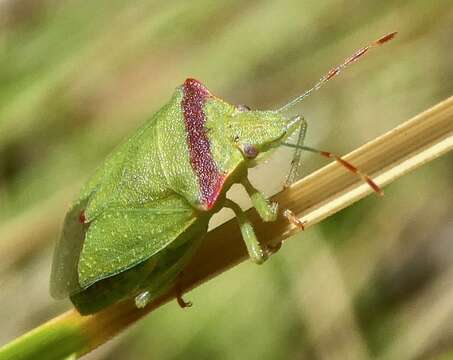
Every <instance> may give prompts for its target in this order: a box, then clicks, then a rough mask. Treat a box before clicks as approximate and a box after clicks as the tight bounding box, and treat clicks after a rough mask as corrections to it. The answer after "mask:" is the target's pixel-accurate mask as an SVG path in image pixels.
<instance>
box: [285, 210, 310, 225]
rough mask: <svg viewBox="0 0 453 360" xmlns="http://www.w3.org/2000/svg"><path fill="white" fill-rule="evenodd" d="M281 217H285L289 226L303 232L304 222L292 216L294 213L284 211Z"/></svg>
mask: <svg viewBox="0 0 453 360" xmlns="http://www.w3.org/2000/svg"><path fill="white" fill-rule="evenodd" d="M283 216H284V217H286V218H287V219H288V221H289V222H290V223H291V224H293V225H294V226H297V227H298V228H299V229H301V230H305V224H306V222H305V221H301V220H300V219H299V218H298V217H297V216H296V215H294V213H293V212H292V211H291V210H289V209H286V210H285V211H284V212H283Z"/></svg>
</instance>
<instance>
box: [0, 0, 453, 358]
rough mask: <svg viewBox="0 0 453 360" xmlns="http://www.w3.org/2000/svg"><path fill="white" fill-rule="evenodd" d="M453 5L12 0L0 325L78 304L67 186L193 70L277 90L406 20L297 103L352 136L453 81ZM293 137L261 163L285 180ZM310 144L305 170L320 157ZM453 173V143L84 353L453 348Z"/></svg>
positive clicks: (229, 86)
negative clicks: (58, 242)
mask: <svg viewBox="0 0 453 360" xmlns="http://www.w3.org/2000/svg"><path fill="white" fill-rule="evenodd" d="M452 23H453V7H452V6H451V2H450V1H448V0H445V1H440V0H439V1H422V0H402V1H391V0H383V1H358V0H353V1H340V0H326V1H322V2H319V1H311V0H310V1H304V2H301V1H295V0H284V1H264V0H261V1H259V0H256V1H248V2H243V1H238V0H231V1H208V0H199V1H182V0H179V1H178V0H175V1H157V0H155V1H153V0H149V1H127V2H126V1H117V0H110V1H107V0H94V1H82V0H63V1H55V0H3V1H0V264H1V265H0V271H1V273H0V286H1V292H0V304H1V305H2V306H1V307H0V330H1V331H0V342H1V343H2V344H3V343H5V342H7V341H8V340H10V339H11V338H13V337H15V336H17V335H19V334H20V333H22V332H24V331H25V330H28V329H30V328H32V327H34V326H36V325H37V324H39V323H40V322H42V321H44V320H46V319H48V318H50V317H51V316H54V315H56V314H57V313H59V312H60V311H62V310H63V309H65V308H68V307H69V306H70V305H69V303H68V302H66V303H64V304H63V303H61V302H59V303H58V302H56V301H53V300H52V299H51V298H50V296H49V295H48V286H47V281H48V276H49V269H50V261H51V260H50V256H51V249H52V243H53V241H54V239H55V238H56V237H57V236H58V231H59V226H60V223H61V220H62V217H63V216H64V212H65V209H67V207H68V204H69V201H70V199H71V198H72V197H74V196H75V194H76V193H77V189H78V187H79V186H80V184H81V183H82V182H83V181H84V179H86V178H87V177H88V176H89V174H90V173H91V172H92V171H93V169H94V167H95V166H96V165H97V164H98V163H99V162H100V161H102V159H103V158H104V157H105V155H106V154H107V153H108V152H109V151H110V150H111V149H112V148H113V147H114V146H115V145H116V144H117V143H118V142H119V141H121V139H122V138H124V137H125V136H126V135H127V134H129V133H131V132H132V131H133V130H134V129H135V128H137V127H138V126H139V124H141V123H143V122H144V121H146V119H147V118H149V116H150V114H152V113H153V112H154V111H155V110H156V109H158V108H159V107H160V106H162V105H163V104H164V103H165V101H166V99H168V98H169V96H170V95H171V93H172V91H173V89H174V88H175V87H176V86H178V85H179V84H181V83H182V82H183V81H184V79H185V78H186V77H189V76H190V77H195V78H198V79H200V80H203V82H204V83H205V84H207V86H208V87H209V88H210V89H211V90H212V92H213V93H215V94H217V95H219V96H221V97H223V98H225V99H226V100H227V101H229V102H232V103H245V104H247V105H249V106H251V107H253V108H276V107H278V106H279V105H281V104H283V103H285V102H286V101H288V100H289V99H291V98H292V97H294V96H296V95H297V94H299V93H300V92H301V91H302V90H303V89H305V88H307V87H309V86H311V84H313V83H314V82H315V81H316V80H317V79H318V78H319V76H320V75H321V74H323V73H324V72H325V71H327V70H328V69H329V68H330V67H331V66H332V65H334V64H336V63H338V62H340V61H341V60H343V59H344V58H345V57H346V56H348V55H349V54H350V53H351V52H352V51H353V50H355V49H356V48H358V47H360V46H362V45H364V44H366V43H367V42H368V41H370V40H373V39H375V38H377V37H379V36H380V35H383V34H384V33H387V32H391V31H395V30H397V31H399V32H400V34H399V36H398V38H397V39H396V40H395V41H394V42H393V43H392V44H389V45H386V46H385V47H383V49H381V50H379V51H376V52H373V53H372V55H371V54H370V56H369V57H368V58H366V59H365V60H364V61H362V62H360V64H357V65H355V66H354V67H353V68H352V69H350V70H349V71H348V72H347V73H345V74H344V75H342V76H341V78H340V79H338V80H335V81H334V82H332V83H331V84H329V85H328V86H326V87H325V88H324V89H323V90H322V91H321V92H319V93H317V94H315V96H313V97H311V98H310V99H307V100H306V101H305V102H304V103H303V104H301V105H300V106H298V110H300V111H301V112H303V114H304V115H305V117H306V118H307V119H308V121H309V132H308V140H307V143H309V144H310V145H314V146H318V147H323V148H324V147H325V148H328V149H329V150H333V151H336V152H339V153H345V152H347V151H349V150H351V149H353V148H354V147H356V146H358V145H360V144H361V143H364V142H365V141H367V140H369V139H372V138H374V137H376V136H378V135H379V134H381V133H383V132H385V131H386V130H389V129H391V128H392V127H394V126H396V125H397V124H399V123H401V122H402V121H404V120H406V119H407V118H409V117H411V116H413V115H415V114H417V113H418V112H420V111H422V110H424V109H425V108H427V107H429V106H431V105H433V104H435V103H436V102H438V101H440V100H442V99H444V98H446V97H447V96H449V95H451V94H452V90H453V85H452V84H453V68H452V66H451V64H452V60H453V59H452V57H453V50H452V47H451V38H452V37H453V28H452V26H451V24H452ZM290 155H291V153H290V152H288V151H286V152H279V153H278V154H276V157H275V158H274V159H271V160H270V161H269V163H268V164H264V165H262V166H261V167H260V169H258V170H257V171H256V172H254V174H253V177H254V182H255V183H256V184H259V185H260V187H261V188H264V190H265V191H267V192H268V193H272V192H275V191H277V190H278V188H279V186H280V185H281V183H282V179H283V178H284V173H285V171H286V169H287V168H288V164H289V161H290V160H289V159H290ZM305 158H306V167H305V170H304V171H305V173H308V172H309V171H311V170H313V169H315V168H317V167H319V166H320V165H321V164H322V163H323V160H322V159H320V158H317V157H316V156H315V155H311V154H306V155H305ZM452 175H453V161H452V158H451V155H449V156H447V157H444V158H443V159H440V160H437V161H436V162H434V163H433V164H431V165H429V166H427V167H425V168H423V169H421V170H418V172H416V173H415V174H413V175H411V176H409V177H406V178H403V179H402V180H400V181H398V182H397V183H395V184H393V185H391V186H390V187H389V188H387V189H386V196H385V197H384V198H383V199H382V200H379V199H377V198H375V197H370V198H368V199H366V200H364V201H362V202H360V203H358V204H357V205H355V206H353V207H350V208H349V209H347V210H345V211H343V212H341V213H340V214H338V215H336V216H334V217H331V218H330V219H328V220H327V221H325V222H323V223H322V224H321V225H319V226H317V227H316V228H313V229H311V230H309V231H307V232H306V233H304V234H302V235H301V236H299V239H297V240H293V241H290V242H289V243H288V244H287V245H285V246H284V247H283V248H282V250H281V251H280V252H279V254H278V255H276V256H274V257H273V258H272V259H271V260H270V261H269V262H268V263H266V264H265V265H263V266H260V267H258V266H255V265H252V264H248V263H247V264H243V265H240V266H238V267H236V268H235V269H233V270H232V271H230V272H228V273H227V274H224V275H223V276H221V277H219V278H216V279H215V281H212V282H210V283H208V284H206V285H204V286H203V287H201V288H199V289H197V290H195V291H193V292H192V293H190V294H189V295H188V297H189V298H190V299H191V300H192V301H193V302H194V304H195V305H194V307H192V308H191V309H190V310H188V311H181V310H180V309H178V308H177V306H176V305H174V304H171V305H168V306H166V307H164V308H162V309H160V310H159V311H157V312H155V313H153V314H152V315H150V316H149V317H148V318H147V319H146V320H145V321H142V322H140V323H138V324H136V325H135V326H134V327H133V328H132V329H131V330H130V331H129V332H128V333H126V334H123V335H121V336H120V337H118V338H116V339H115V340H114V341H111V342H110V343H109V344H107V345H105V346H103V347H102V348H100V349H99V350H97V351H95V352H94V353H93V354H91V355H89V356H88V357H87V358H90V359H125V358H132V359H147V358H159V359H179V358H183V357H184V358H186V357H188V358H197V359H205V358H206V359H208V358H217V359H243V358H248V359H292V358H294V359H300V358H307V359H367V358H383V359H422V358H423V359H425V358H436V357H437V356H438V355H439V354H442V353H444V352H448V351H451V347H452V343H453V326H452V324H453V322H452V321H451V320H452V318H453V283H452V282H451V275H452V270H453V267H452V265H451V264H452V263H453V262H452V260H453V256H452V254H453V219H452V216H451V214H453V205H452V204H453V186H452V178H453V176H452ZM238 196H242V193H241V194H239V195H238ZM239 200H240V201H244V200H243V199H239ZM243 203H244V204H247V202H243ZM12 314H14V316H12ZM446 356H448V355H446Z"/></svg>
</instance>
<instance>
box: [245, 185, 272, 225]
mask: <svg viewBox="0 0 453 360" xmlns="http://www.w3.org/2000/svg"><path fill="white" fill-rule="evenodd" d="M242 185H243V186H244V188H245V191H247V194H248V195H249V196H250V199H251V200H252V204H253V207H254V208H255V209H256V211H257V212H258V215H259V216H260V217H261V219H263V221H266V222H271V221H275V220H277V215H278V204H277V203H276V202H270V201H269V200H268V199H267V198H266V197H265V196H264V195H263V194H262V193H261V192H259V190H257V189H255V188H254V187H253V185H252V184H251V183H250V181H249V179H247V177H244V179H243V180H242Z"/></svg>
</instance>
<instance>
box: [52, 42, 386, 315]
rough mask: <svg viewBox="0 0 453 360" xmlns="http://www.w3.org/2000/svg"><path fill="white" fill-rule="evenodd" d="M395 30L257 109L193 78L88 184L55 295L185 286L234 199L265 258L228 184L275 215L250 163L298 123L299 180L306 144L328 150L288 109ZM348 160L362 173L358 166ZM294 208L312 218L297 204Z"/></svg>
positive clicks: (137, 293)
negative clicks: (196, 256) (299, 90)
mask: <svg viewBox="0 0 453 360" xmlns="http://www.w3.org/2000/svg"><path fill="white" fill-rule="evenodd" d="M393 36H394V34H389V35H386V36H384V37H382V38H381V39H379V40H377V41H375V42H374V43H372V44H370V45H368V46H367V47H365V48H362V49H360V50H359V51H357V52H356V53H355V54H354V55H353V56H351V57H350V58H348V59H346V61H345V62H344V63H343V64H342V65H340V66H338V67H336V68H334V69H332V70H331V71H329V72H328V73H327V74H326V75H325V76H324V77H323V78H321V80H320V81H319V82H318V83H317V84H316V85H315V86H314V87H313V88H312V89H310V90H308V91H307V92H305V93H304V94H303V95H301V96H299V97H297V98H296V99H295V100H293V101H291V102H290V103H289V104H287V105H285V106H284V107H282V108H280V109H279V110H273V111H252V110H250V109H249V108H247V107H245V106H241V105H240V106H235V105H231V104H228V103H226V102H225V101H223V100H221V99H219V98H217V97H215V96H214V95H212V94H211V93H210V92H209V91H208V89H207V88H206V87H204V86H203V85H202V84H201V83H200V82H198V81H197V80H194V79H187V80H186V81H185V83H184V84H183V85H182V86H180V87H178V88H177V89H176V91H175V93H174V95H173V96H172V98H171V100H170V101H169V103H168V104H166V105H165V106H164V107H163V108H162V109H161V110H159V111H158V112H157V113H156V114H155V115H154V116H153V117H152V118H151V119H150V120H149V121H148V122H147V123H146V124H145V125H144V126H143V127H142V128H141V129H139V130H138V131H137V132H136V133H135V134H134V135H133V136H132V137H131V138H129V139H128V140H127V141H125V142H124V143H123V144H122V145H120V146H119V147H118V148H117V149H116V150H115V151H114V152H113V153H112V154H111V155H110V156H109V157H108V158H107V160H106V161H105V163H104V164H103V165H101V166H100V167H99V168H98V170H97V171H96V172H95V174H94V176H93V177H92V178H91V180H89V181H88V183H87V184H86V185H85V186H84V188H83V189H82V191H81V193H80V196H79V198H78V200H77V201H76V202H75V203H74V205H73V206H72V208H71V209H70V210H69V212H68V214H67V215H66V218H65V221H64V227H63V231H62V235H61V237H60V239H59V241H58V243H57V245H56V248H55V253H54V259H53V266H52V275H51V294H52V295H53V296H54V297H55V298H65V297H68V296H69V297H70V298H71V301H72V302H73V304H74V305H75V307H76V308H77V309H78V310H79V312H80V313H82V314H89V313H94V312H96V311H99V310H100V309H102V308H104V307H106V306H108V305H110V304H112V303H114V302H117V301H119V300H122V299H126V298H131V297H134V298H135V303H136V306H137V307H144V306H146V304H148V303H149V302H150V301H152V300H153V299H155V298H157V297H158V296H159V295H161V294H162V293H163V292H165V291H166V290H168V289H169V287H170V286H173V285H175V281H176V280H177V277H178V275H179V274H180V273H181V271H182V270H183V268H184V267H185V266H186V264H187V262H188V260H189V259H190V258H191V256H192V254H193V253H194V252H195V250H196V249H197V247H198V245H199V244H200V242H201V240H202V238H203V235H204V234H205V233H206V231H207V228H208V222H209V219H210V218H211V217H212V215H213V214H215V213H216V212H217V211H219V210H220V209H222V208H224V207H227V208H230V209H232V210H233V211H234V213H235V215H236V217H237V218H238V221H239V225H240V228H241V232H242V235H243V238H244V241H245V244H246V246H247V250H248V253H249V255H250V258H251V259H252V260H253V261H254V262H256V263H259V264H260V263H262V262H264V261H265V260H266V258H267V256H268V251H267V249H263V248H262V246H261V245H260V243H259V242H258V241H257V239H256V237H255V234H254V232H253V228H252V226H251V224H250V222H249V221H248V219H247V218H246V216H245V214H244V213H243V211H242V210H241V209H240V207H239V206H238V205H237V204H236V203H234V202H233V201H231V200H229V199H227V198H226V192H227V191H228V190H229V188H230V187H231V185H232V184H234V183H241V184H242V185H244V187H245V189H246V191H247V193H248V194H249V195H250V197H251V200H252V203H253V206H254V207H255V208H256V210H257V212H258V214H259V215H260V217H261V218H262V219H263V220H264V221H274V220H275V219H276V217H277V204H274V203H270V202H268V201H267V200H266V198H265V197H264V196H263V195H262V194H261V193H260V192H259V191H257V190H256V189H255V188H254V187H253V186H252V185H251V184H250V182H249V181H248V179H247V170H248V168H250V167H253V166H255V165H256V164H257V163H258V162H259V160H260V158H262V157H263V156H264V155H265V154H266V153H269V152H270V151H271V150H273V149H275V148H276V147H278V146H280V145H282V144H284V142H285V141H286V139H287V138H288V137H289V136H290V135H291V134H292V133H293V132H294V131H295V130H296V129H300V133H299V138H298V144H296V145H293V144H286V145H289V146H293V147H296V148H297V150H296V155H295V161H294V162H293V165H294V166H293V168H292V171H291V172H290V175H289V177H288V179H289V182H291V181H292V179H293V178H294V177H295V173H297V171H296V170H297V168H298V163H299V160H298V159H299V158H300V156H299V152H300V150H308V151H316V152H319V151H317V150H314V149H312V148H308V147H305V146H302V141H303V138H304V134H305V129H306V124H305V121H304V120H303V118H302V117H301V116H294V117H287V116H285V115H283V112H284V111H286V110H287V109H288V108H289V107H291V106H293V105H294V104H295V103H297V102H298V101H300V100H301V99H303V98H304V97H306V96H308V95H309V94H310V93H311V92H312V91H313V90H316V89H318V88H319V87H320V86H321V85H322V84H324V83H325V82H327V81H328V80H329V79H331V78H332V77H334V76H335V75H337V74H338V73H339V72H340V70H341V69H342V68H343V67H345V66H346V65H348V64H349V63H352V62H354V61H355V60H357V58H358V57H360V56H361V55H363V54H364V53H365V52H366V51H367V50H368V49H369V48H370V47H372V46H375V45H380V44H382V43H384V42H386V41H388V40H390V39H391V38H392V37H393ZM319 153H321V155H324V156H328V157H336V156H335V155H333V154H331V153H327V152H319ZM337 160H339V161H340V162H341V163H342V164H347V163H346V162H345V161H344V160H342V159H340V158H337ZM347 167H348V169H349V170H352V171H354V172H357V173H359V175H361V173H360V172H359V171H358V170H357V169H355V168H354V167H353V166H352V165H350V164H347ZM295 169H296V170H295ZM362 176H363V177H364V179H365V180H366V181H368V183H369V184H370V185H371V186H372V187H373V188H374V189H375V190H379V188H378V187H377V186H376V185H375V184H374V183H373V182H372V180H371V179H369V178H368V177H366V176H365V175H362ZM285 215H287V217H288V219H289V220H290V221H292V222H293V223H295V224H296V225H300V226H302V224H301V223H298V219H297V218H295V217H294V216H292V214H291V213H290V212H289V211H286V212H285Z"/></svg>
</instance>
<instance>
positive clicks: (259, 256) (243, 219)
mask: <svg viewBox="0 0 453 360" xmlns="http://www.w3.org/2000/svg"><path fill="white" fill-rule="evenodd" d="M224 206H225V207H227V208H229V209H231V210H233V211H234V213H235V215H236V218H237V219H238V222H239V228H240V229H241V233H242V238H243V239H244V242H245V246H246V247H247V251H248V253H249V256H250V259H251V260H252V261H253V262H254V263H256V264H262V263H263V262H264V261H266V259H267V253H266V252H265V251H264V250H263V248H262V247H261V245H260V243H259V241H258V239H257V238H256V235H255V231H254V230H253V227H252V224H251V223H250V221H249V219H248V218H247V216H246V215H245V213H244V212H243V211H242V209H241V208H240V207H239V205H238V204H236V203H235V202H234V201H232V200H230V199H226V200H225V205H224Z"/></svg>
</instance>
